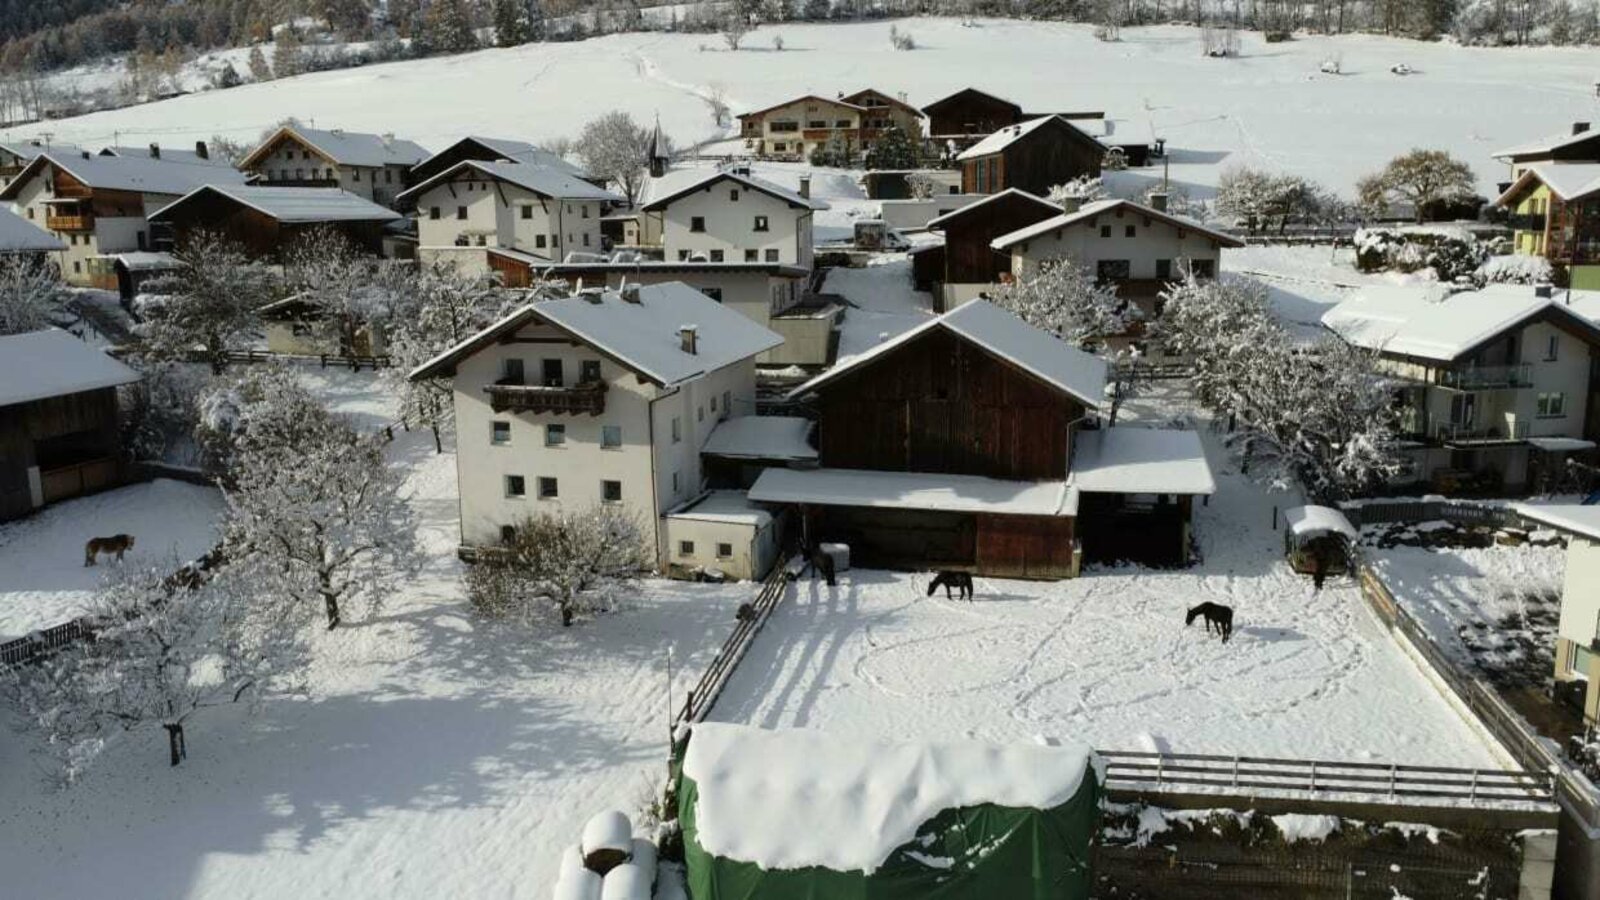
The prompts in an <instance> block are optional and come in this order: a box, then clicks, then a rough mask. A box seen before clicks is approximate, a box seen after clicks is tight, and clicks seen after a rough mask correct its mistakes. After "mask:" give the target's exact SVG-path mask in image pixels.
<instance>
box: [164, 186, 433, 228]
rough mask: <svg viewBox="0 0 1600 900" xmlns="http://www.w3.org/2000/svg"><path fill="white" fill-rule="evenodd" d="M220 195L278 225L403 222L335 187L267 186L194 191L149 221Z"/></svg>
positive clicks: (198, 189) (395, 215)
mask: <svg viewBox="0 0 1600 900" xmlns="http://www.w3.org/2000/svg"><path fill="white" fill-rule="evenodd" d="M208 195H218V196H222V197H226V198H228V199H230V200H232V201H233V202H235V203H238V204H240V205H241V206H248V207H250V208H251V209H253V210H255V211H256V212H259V213H261V214H262V215H264V216H267V217H269V218H272V219H275V220H277V221H279V222H287V223H292V224H306V223H311V222H390V221H393V220H395V219H399V218H403V217H402V216H401V215H400V214H399V213H397V212H395V211H394V210H392V209H389V208H388V207H384V206H379V205H378V204H376V203H373V202H372V201H371V200H368V199H366V198H365V197H361V196H358V195H356V194H352V193H350V192H349V191H347V190H344V189H342V188H336V187H268V186H265V185H243V184H230V185H215V184H208V185H205V186H204V187H199V188H195V189H194V190H193V191H190V192H189V193H188V194H185V195H184V196H182V197H180V198H178V199H177V200H174V201H172V202H171V203H169V204H167V205H166V206H163V207H161V208H160V209H158V210H156V211H155V212H153V213H151V214H150V221H152V222H160V221H165V220H167V219H170V218H171V217H172V215H173V213H174V212H175V211H176V210H178V209H180V208H182V207H183V206H184V205H186V204H188V203H190V202H192V201H193V200H195V199H196V198H198V197H203V196H208Z"/></svg>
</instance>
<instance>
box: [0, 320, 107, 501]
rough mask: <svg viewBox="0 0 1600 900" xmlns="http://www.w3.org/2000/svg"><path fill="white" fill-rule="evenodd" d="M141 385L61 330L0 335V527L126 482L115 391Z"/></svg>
mask: <svg viewBox="0 0 1600 900" xmlns="http://www.w3.org/2000/svg"><path fill="white" fill-rule="evenodd" d="M138 380H139V373H137V372H135V371H134V370H132V369H130V368H128V367H127V366H125V365H123V364H122V363H120V362H118V361H116V360H115V359H112V358H111V357H109V356H107V355H106V354H104V353H102V352H100V351H99V350H96V349H95V348H93V347H90V346H89V345H88V344H85V343H84V342H83V341H81V340H79V339H77V338H75V337H73V336H72V335H70V334H68V333H67V332H65V331H58V330H55V329H51V330H49V331H33V332H28V333H26V334H14V335H8V336H5V337H0V521H3V520H6V519H15V518H18V517H21V516H24V515H27V514H28V513H30V512H32V511H33V510H35V509H38V508H39V507H41V506H44V505H46V504H49V503H54V502H56V501H58V500H65V499H67V498H69V497H76V496H79V495H81V494H88V493H93V492H95V491H99V490H104V489H106V488H110V487H115V486H117V485H120V484H122V483H123V482H124V480H125V478H126V466H125V465H124V462H123V458H122V450H121V442H120V437H119V434H120V432H119V429H118V417H117V387H118V386H119V385H124V384H131V383H133V382H135V381H138Z"/></svg>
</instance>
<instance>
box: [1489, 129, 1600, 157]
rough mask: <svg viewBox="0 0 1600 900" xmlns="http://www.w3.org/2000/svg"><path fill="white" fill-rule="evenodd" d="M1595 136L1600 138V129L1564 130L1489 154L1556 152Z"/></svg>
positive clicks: (1524, 154)
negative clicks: (1574, 132)
mask: <svg viewBox="0 0 1600 900" xmlns="http://www.w3.org/2000/svg"><path fill="white" fill-rule="evenodd" d="M1595 138H1600V131H1587V130H1586V131H1580V132H1578V133H1577V134H1573V133H1572V132H1571V131H1564V132H1560V133H1558V134H1552V135H1549V136H1546V137H1542V138H1539V139H1538V140H1535V141H1529V142H1528V143H1526V144H1518V145H1517V146H1515V147H1507V148H1506V149H1504V150H1496V151H1495V152H1493V153H1491V154H1489V155H1490V156H1493V157H1494V158H1495V159H1511V158H1513V157H1517V156H1531V155H1537V154H1542V153H1554V152H1555V151H1557V150H1560V149H1562V148H1563V147H1570V146H1572V145H1573V144H1580V143H1582V142H1584V141H1591V140H1594V139H1595Z"/></svg>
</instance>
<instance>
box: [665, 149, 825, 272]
mask: <svg viewBox="0 0 1600 900" xmlns="http://www.w3.org/2000/svg"><path fill="white" fill-rule="evenodd" d="M669 178H670V180H663V182H662V183H660V184H657V185H655V186H654V190H653V192H652V194H653V196H652V198H651V199H650V200H649V201H648V202H646V203H644V204H643V205H642V206H641V207H640V211H641V212H642V213H643V214H644V215H645V216H647V217H652V218H654V219H655V220H656V222H657V223H658V224H655V225H652V226H651V228H653V229H654V233H657V234H660V235H661V247H662V250H663V252H664V254H665V256H666V258H667V259H668V260H694V259H703V260H705V261H707V262H760V263H781V264H783V265H789V266H799V267H801V268H803V269H810V268H811V263H812V245H813V239H812V223H811V220H812V214H813V213H814V212H816V211H818V210H824V209H827V208H828V205H827V204H826V203H822V202H819V201H816V200H812V199H811V198H810V196H808V195H809V193H810V191H809V188H808V187H804V186H803V187H802V188H801V190H800V191H799V192H796V191H791V190H789V189H788V188H785V187H781V186H779V185H776V184H773V183H772V182H770V181H767V180H765V179H761V178H756V177H754V176H752V175H750V174H748V173H747V172H744V171H705V172H697V171H693V170H686V171H683V172H678V173H673V174H672V175H671V176H669ZM651 228H647V229H645V230H646V231H650V230H651Z"/></svg>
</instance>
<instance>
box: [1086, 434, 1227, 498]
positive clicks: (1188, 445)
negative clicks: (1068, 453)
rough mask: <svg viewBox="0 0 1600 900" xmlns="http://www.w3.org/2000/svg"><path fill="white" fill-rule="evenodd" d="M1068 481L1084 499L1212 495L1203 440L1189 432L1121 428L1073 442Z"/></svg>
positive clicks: (1213, 485)
mask: <svg viewBox="0 0 1600 900" xmlns="http://www.w3.org/2000/svg"><path fill="white" fill-rule="evenodd" d="M1072 443H1073V451H1072V453H1073V455H1072V466H1071V469H1070V474H1069V475H1068V477H1067V481H1068V483H1069V484H1071V485H1072V486H1074V487H1076V488H1077V489H1078V490H1080V491H1082V492H1084V493H1085V494H1188V495H1191V496H1192V495H1196V494H1214V493H1216V492H1217V482H1216V480H1215V479H1214V478H1213V477H1212V476H1211V466H1210V464H1209V463H1207V462H1206V451H1205V447H1203V446H1202V445H1201V443H1200V435H1199V434H1198V433H1197V432H1194V431H1189V430H1187V429H1182V430H1180V429H1165V428H1139V427H1131V428H1130V427H1128V426H1122V427H1117V428H1101V429H1098V430H1093V431H1080V432H1078V433H1077V435H1076V437H1074V438H1073V442H1072Z"/></svg>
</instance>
